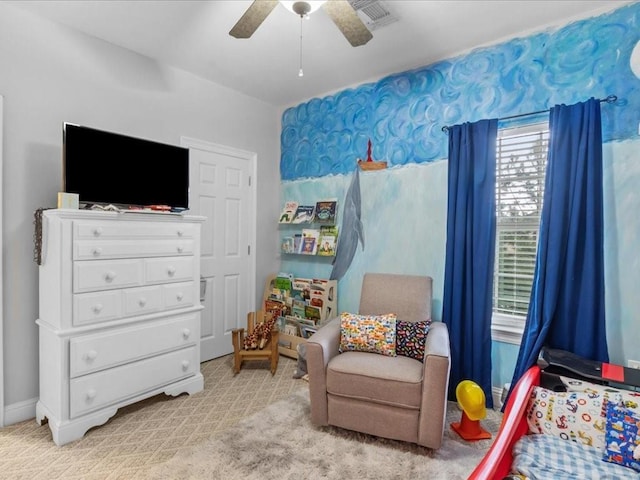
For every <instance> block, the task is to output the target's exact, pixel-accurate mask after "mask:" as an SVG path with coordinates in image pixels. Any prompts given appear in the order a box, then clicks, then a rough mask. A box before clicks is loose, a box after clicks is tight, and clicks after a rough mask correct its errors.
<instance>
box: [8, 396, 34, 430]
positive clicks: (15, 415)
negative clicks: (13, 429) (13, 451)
mask: <svg viewBox="0 0 640 480" xmlns="http://www.w3.org/2000/svg"><path fill="white" fill-rule="evenodd" d="M37 402H38V399H37V398H32V399H30V400H24V401H22V402H18V403H12V404H11V405H7V406H6V407H5V408H4V425H2V426H3V427H6V426H8V425H13V424H15V423H20V422H24V421H25V420H29V419H30V418H34V419H35V418H36V403H37ZM34 421H35V420H34Z"/></svg>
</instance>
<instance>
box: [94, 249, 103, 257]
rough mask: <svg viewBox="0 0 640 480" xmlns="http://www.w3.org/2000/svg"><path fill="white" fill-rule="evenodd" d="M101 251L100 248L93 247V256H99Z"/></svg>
mask: <svg viewBox="0 0 640 480" xmlns="http://www.w3.org/2000/svg"><path fill="white" fill-rule="evenodd" d="M101 253H102V248H100V247H97V248H94V249H93V256H94V257H99V256H100V254H101Z"/></svg>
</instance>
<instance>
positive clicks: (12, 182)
mask: <svg viewBox="0 0 640 480" xmlns="http://www.w3.org/2000/svg"><path fill="white" fill-rule="evenodd" d="M0 71H1V73H0V95H2V96H4V181H3V184H2V190H3V195H4V197H3V199H4V210H3V218H4V224H3V232H2V235H3V257H4V272H3V294H4V309H3V313H4V331H3V333H4V343H3V350H4V396H5V423H6V424H11V423H15V422H16V421H20V420H22V419H28V418H31V417H32V416H33V414H34V412H33V402H35V400H36V399H37V397H38V332H37V328H36V324H35V320H36V318H37V317H38V267H37V265H36V263H35V262H34V261H33V232H34V223H33V218H34V217H33V214H34V211H35V210H36V209H37V208H40V207H55V202H56V193H57V192H58V191H60V190H61V188H62V124H63V122H65V121H69V122H74V123H79V124H83V125H87V126H92V127H95V128H99V129H103V130H109V131H114V132H118V133H124V134H127V135H132V136H139V137H143V138H147V139H151V140H156V141H160V142H165V143H171V144H175V145H179V144H180V137H181V136H187V137H191V138H198V139H201V140H205V141H209V142H213V143H217V144H222V145H226V146H230V147H234V148H238V149H242V150H247V151H251V152H255V153H256V154H257V158H258V160H257V171H258V184H257V196H258V212H257V214H258V219H259V220H258V223H257V225H256V231H257V232H258V243H257V252H256V256H257V275H256V285H257V287H256V292H258V294H260V295H261V294H262V286H263V284H264V281H265V279H266V275H267V274H268V273H271V272H273V271H276V270H277V268H278V266H279V261H278V259H277V256H278V255H277V252H278V238H277V224H276V222H275V220H274V219H276V218H277V214H278V212H279V209H280V206H279V197H280V191H279V190H280V175H279V159H280V144H279V136H280V115H281V112H280V111H278V110H277V109H276V108H275V107H273V106H270V105H267V104H265V103H262V102H260V101H257V100H255V99H252V98H250V97H247V96H244V95H241V94H239V93H237V92H235V91H233V90H230V89H227V88H223V87H221V86H219V85H216V84H213V83H211V82H209V81H206V80H204V79H201V78H199V77H196V76H194V75H191V74H188V73H186V72H183V71H180V70H176V69H172V68H167V67H164V66H161V65H159V64H157V63H155V62H154V61H152V60H150V59H148V58H146V57H143V56H140V55H138V54H134V53H132V52H130V51H128V50H125V49H122V48H120V47H117V46H115V45H111V44H108V43H105V42H103V41H101V40H97V39H95V38H93V37H88V36H85V35H83V34H80V33H77V32H74V31H71V30H69V29H67V28H66V27H63V26H60V25H57V24H54V23H52V22H50V21H48V20H45V19H42V18H39V17H37V16H34V15H32V14H30V13H27V12H24V11H22V10H19V9H16V8H14V7H11V6H9V5H7V4H4V3H0ZM96 168H97V170H98V172H99V170H100V168H108V165H97V166H96ZM123 175H126V172H123ZM257 301H258V300H257V299H256V302H257Z"/></svg>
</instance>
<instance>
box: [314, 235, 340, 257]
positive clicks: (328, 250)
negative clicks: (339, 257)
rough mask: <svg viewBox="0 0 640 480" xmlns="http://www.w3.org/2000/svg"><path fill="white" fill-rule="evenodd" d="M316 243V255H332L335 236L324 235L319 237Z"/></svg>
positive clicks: (333, 253)
mask: <svg viewBox="0 0 640 480" xmlns="http://www.w3.org/2000/svg"><path fill="white" fill-rule="evenodd" d="M319 242H320V243H319V245H318V255H322V256H324V257H333V256H335V254H336V237H334V236H333V235H324V236H321V237H320V240H319Z"/></svg>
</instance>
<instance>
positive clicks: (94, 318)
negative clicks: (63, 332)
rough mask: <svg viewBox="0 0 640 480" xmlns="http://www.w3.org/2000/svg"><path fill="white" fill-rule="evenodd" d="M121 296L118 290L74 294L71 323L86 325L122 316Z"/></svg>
mask: <svg viewBox="0 0 640 480" xmlns="http://www.w3.org/2000/svg"><path fill="white" fill-rule="evenodd" d="M121 297H122V294H121V292H120V291H119V290H108V291H105V292H92V293H81V294H78V295H74V296H73V325H74V326H79V325H88V324H91V323H98V322H106V321H109V320H115V319H117V318H120V317H121V316H122V302H121Z"/></svg>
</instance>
